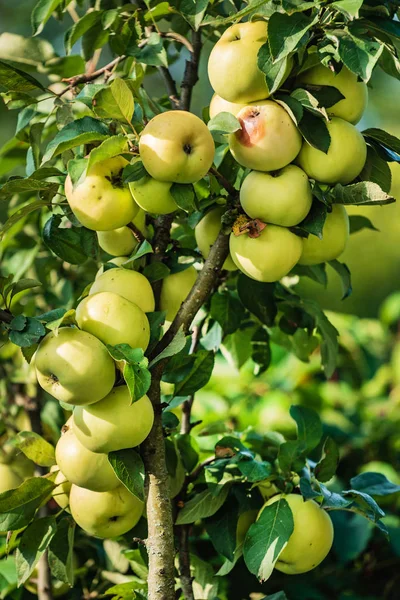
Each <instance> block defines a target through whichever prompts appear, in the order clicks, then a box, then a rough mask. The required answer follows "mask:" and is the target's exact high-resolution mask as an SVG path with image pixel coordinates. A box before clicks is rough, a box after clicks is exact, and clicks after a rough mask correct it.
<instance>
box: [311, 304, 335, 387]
mask: <svg viewBox="0 0 400 600" xmlns="http://www.w3.org/2000/svg"><path fill="white" fill-rule="evenodd" d="M302 304H303V307H304V309H305V310H306V312H308V313H309V314H310V315H312V316H313V317H314V318H315V321H316V325H317V330H318V332H319V333H320V335H321V336H322V344H321V359H322V364H323V367H324V371H325V375H326V376H327V377H331V376H332V375H333V373H334V371H335V368H336V360H337V354H338V339H337V338H338V335H339V333H338V331H337V330H336V328H335V327H334V326H333V325H332V323H331V322H330V321H329V320H328V318H327V316H326V315H325V313H324V312H323V311H322V310H321V308H320V307H319V306H318V304H317V303H316V302H314V301H313V300H303V302H302Z"/></svg>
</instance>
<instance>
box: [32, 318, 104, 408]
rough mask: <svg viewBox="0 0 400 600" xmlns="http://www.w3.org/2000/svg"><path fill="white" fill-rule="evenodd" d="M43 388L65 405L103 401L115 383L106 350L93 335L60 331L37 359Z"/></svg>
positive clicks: (47, 339) (49, 338) (45, 343)
mask: <svg viewBox="0 0 400 600" xmlns="http://www.w3.org/2000/svg"><path fill="white" fill-rule="evenodd" d="M35 366H36V375H37V379H38V382H39V384H40V386H41V387H42V388H43V389H44V390H45V391H46V392H47V393H49V394H50V395H51V396H54V397H55V398H57V400H60V401H61V402H65V403H66V404H74V405H75V404H91V403H92V402H97V401H98V400H100V399H101V398H104V396H106V395H107V394H108V393H109V392H110V390H111V389H112V387H113V385H114V381H115V365H114V361H113V360H112V358H111V356H110V355H109V353H108V351H107V348H106V347H105V346H104V344H102V343H101V342H100V340H98V339H97V338H96V337H94V335H91V334H90V332H89V333H87V332H86V331H80V330H79V329H77V328H75V327H61V328H60V329H59V330H58V333H57V335H56V334H55V333H54V332H50V333H48V334H47V335H46V337H45V338H44V339H43V340H42V341H41V342H40V344H39V348H38V350H37V352H36V357H35Z"/></svg>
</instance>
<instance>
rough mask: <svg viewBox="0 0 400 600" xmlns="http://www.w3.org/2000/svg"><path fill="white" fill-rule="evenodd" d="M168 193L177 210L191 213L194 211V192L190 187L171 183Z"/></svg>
mask: <svg viewBox="0 0 400 600" xmlns="http://www.w3.org/2000/svg"><path fill="white" fill-rule="evenodd" d="M170 192H171V195H172V197H173V199H174V200H175V202H176V203H177V205H178V206H179V208H181V209H182V210H184V211H186V212H192V211H193V210H194V209H195V203H194V190H193V186H192V185H189V184H185V183H173V184H172V186H171V189H170Z"/></svg>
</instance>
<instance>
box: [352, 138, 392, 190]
mask: <svg viewBox="0 0 400 600" xmlns="http://www.w3.org/2000/svg"><path fill="white" fill-rule="evenodd" d="M359 177H360V179H362V180H363V181H372V182H373V183H377V184H378V185H379V187H380V188H381V189H382V190H383V191H384V192H386V193H387V194H389V192H390V188H391V187H392V173H391V170H390V167H389V165H388V163H387V162H386V160H384V159H383V158H381V157H380V156H379V154H378V152H377V151H376V150H375V149H374V148H373V147H372V146H367V160H366V162H365V165H364V167H363V170H362V171H361V173H360V175H359Z"/></svg>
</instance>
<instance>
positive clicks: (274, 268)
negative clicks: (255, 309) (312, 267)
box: [229, 225, 303, 282]
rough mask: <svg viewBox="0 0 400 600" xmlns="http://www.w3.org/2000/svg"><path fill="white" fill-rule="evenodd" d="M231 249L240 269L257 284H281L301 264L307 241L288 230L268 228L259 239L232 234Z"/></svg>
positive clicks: (284, 228) (271, 226)
mask: <svg viewBox="0 0 400 600" xmlns="http://www.w3.org/2000/svg"><path fill="white" fill-rule="evenodd" d="M229 248H230V253H231V256H232V259H233V261H234V263H235V264H236V266H237V267H238V269H240V270H241V271H242V272H243V273H244V274H245V275H247V276H248V277H251V278H252V279H255V280H257V281H264V282H273V281H278V280H279V279H281V278H282V277H284V276H285V275H287V274H288V273H289V272H290V271H291V270H292V269H293V267H294V266H295V265H296V264H297V263H298V261H299V258H300V256H301V252H302V249H303V240H302V238H300V237H299V236H297V235H295V234H294V233H292V232H291V231H289V229H287V228H286V227H279V226H278V225H267V226H266V227H265V229H263V231H262V232H261V234H260V236H259V237H256V238H251V237H250V236H249V235H247V234H243V235H239V236H236V235H235V234H234V233H231V235H230V239H229Z"/></svg>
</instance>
